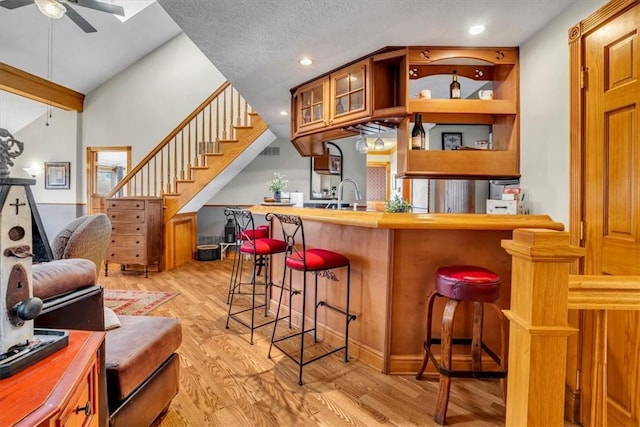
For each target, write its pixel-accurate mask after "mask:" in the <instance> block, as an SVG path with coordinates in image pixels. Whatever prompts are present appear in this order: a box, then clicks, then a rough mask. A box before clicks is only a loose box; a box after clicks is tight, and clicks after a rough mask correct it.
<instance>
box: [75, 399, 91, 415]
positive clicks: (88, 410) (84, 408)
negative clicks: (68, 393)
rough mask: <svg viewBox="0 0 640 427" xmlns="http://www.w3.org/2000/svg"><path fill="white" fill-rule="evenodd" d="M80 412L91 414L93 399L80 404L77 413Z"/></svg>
mask: <svg viewBox="0 0 640 427" xmlns="http://www.w3.org/2000/svg"><path fill="white" fill-rule="evenodd" d="M80 412H84V414H85V415H86V416H89V415H91V401H90V400H87V403H86V404H85V405H84V406H78V407H77V408H76V414H79V413H80Z"/></svg>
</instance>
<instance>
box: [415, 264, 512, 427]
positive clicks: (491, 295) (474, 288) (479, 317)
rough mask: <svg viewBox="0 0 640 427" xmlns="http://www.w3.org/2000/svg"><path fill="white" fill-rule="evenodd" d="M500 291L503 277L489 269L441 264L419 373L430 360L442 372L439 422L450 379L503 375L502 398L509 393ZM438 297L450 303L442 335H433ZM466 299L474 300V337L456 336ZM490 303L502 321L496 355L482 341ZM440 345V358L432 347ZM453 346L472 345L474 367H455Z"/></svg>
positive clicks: (429, 308)
mask: <svg viewBox="0 0 640 427" xmlns="http://www.w3.org/2000/svg"><path fill="white" fill-rule="evenodd" d="M499 292H500V277H499V276H498V275H497V274H495V273H494V272H492V271H490V270H487V269H486V268H482V267H476V266H472V265H452V266H447V267H441V268H439V269H438V270H437V271H436V280H435V290H434V291H433V292H432V293H431V295H429V299H428V303H427V330H426V336H425V340H424V350H425V354H424V359H423V360H422V366H421V367H420V370H419V371H418V373H417V375H416V379H420V378H422V374H423V373H424V370H425V368H426V367H427V364H428V362H429V360H431V362H432V363H433V365H434V366H435V368H436V370H437V371H438V373H439V374H440V388H439V391H438V400H437V402H436V408H435V413H434V415H433V419H434V421H435V422H437V423H438V424H440V425H444V424H445V419H446V415H447V406H448V404H449V392H450V390H451V378H465V377H466V378H468V377H471V378H500V386H501V389H502V396H503V398H504V397H505V396H506V389H505V387H506V384H505V383H506V381H505V378H506V376H507V343H506V339H507V323H506V318H505V317H504V315H503V313H502V310H501V309H500V307H498V305H497V304H495V302H496V301H497V300H498V296H499ZM436 298H446V300H447V302H446V304H445V307H444V312H443V315H442V323H441V332H440V338H433V337H432V336H431V333H432V332H431V330H432V322H433V305H434V302H435V300H436ZM463 301H469V302H472V303H473V306H474V310H473V333H472V337H471V338H468V337H454V336H453V335H454V320H455V315H456V310H457V309H458V307H459V306H460V303H461V302H463ZM485 304H487V305H488V306H490V307H491V308H492V309H493V310H494V311H495V313H496V315H497V318H498V321H499V323H500V349H499V350H498V351H499V354H496V353H495V352H494V351H493V350H492V349H490V348H489V347H488V346H487V345H486V344H485V343H484V342H483V341H482V324H483V320H484V305H485ZM433 344H439V345H440V360H438V359H437V358H436V357H435V355H434V354H433V351H432V350H431V346H432V345H433ZM454 345H465V346H469V345H470V346H471V349H470V353H471V367H470V369H468V370H459V369H453V366H452V353H453V346H454ZM483 354H486V355H488V356H489V357H490V358H491V359H492V360H493V362H495V363H490V364H491V365H493V366H492V369H484V368H483V360H482V356H483Z"/></svg>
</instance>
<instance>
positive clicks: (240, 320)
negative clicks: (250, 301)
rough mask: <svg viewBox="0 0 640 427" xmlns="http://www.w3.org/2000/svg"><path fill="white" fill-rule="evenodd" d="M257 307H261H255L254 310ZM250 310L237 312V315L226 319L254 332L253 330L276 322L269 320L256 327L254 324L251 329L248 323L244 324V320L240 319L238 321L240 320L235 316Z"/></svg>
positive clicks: (233, 314)
mask: <svg viewBox="0 0 640 427" xmlns="http://www.w3.org/2000/svg"><path fill="white" fill-rule="evenodd" d="M259 307H262V306H256V308H259ZM250 310H251V309H250V308H249V309H247V310H243V311H239V312H237V313H232V314H231V315H230V316H229V317H228V318H229V319H230V320H235V321H236V322H238V323H240V324H241V325H242V326H244V327H247V328H249V329H250V330H255V329H258V328H261V327H263V326H267V325H272V324H273V322H275V321H276V319H271V320H269V321H268V322H264V323H260V324H258V325H255V324H254V325H253V327H251V324H250V323H247V322H245V321H244V320H242V319H240V318H238V317H236V316H235V315H236V314H240V313H244V312H245V311H250ZM227 327H228V326H227Z"/></svg>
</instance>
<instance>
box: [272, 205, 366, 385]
mask: <svg viewBox="0 0 640 427" xmlns="http://www.w3.org/2000/svg"><path fill="white" fill-rule="evenodd" d="M266 218H267V220H268V221H273V220H274V219H277V220H278V222H279V223H280V225H281V228H282V233H283V239H284V241H285V242H286V244H287V248H286V251H285V265H284V269H283V275H282V283H283V288H282V292H280V297H279V299H278V308H277V310H276V320H275V322H274V325H273V334H272V335H271V345H270V346H269V354H268V357H269V358H271V350H272V348H273V347H276V348H277V349H279V350H280V351H282V352H283V353H284V354H285V355H286V356H287V357H289V358H290V359H291V360H293V361H294V362H296V363H297V364H298V366H299V371H298V384H299V385H302V369H303V368H304V366H306V365H308V364H309V363H312V362H315V361H317V360H319V359H322V358H323V357H326V356H329V355H331V354H333V353H336V352H338V351H341V350H344V361H345V363H346V362H348V361H349V323H350V322H351V321H352V320H355V319H356V316H355V315H353V314H350V313H349V293H350V287H351V263H350V261H349V258H347V257H346V256H344V255H342V254H340V253H338V252H334V251H330V250H327V249H321V248H307V246H306V242H305V236H304V226H303V223H302V219H301V218H300V217H299V216H296V215H282V214H277V213H268V214H267V217H266ZM337 268H346V269H347V283H346V289H345V294H346V298H345V302H344V304H345V306H344V309H343V308H340V307H337V306H335V305H331V304H330V303H328V302H327V301H318V276H319V275H322V276H324V277H326V278H328V279H330V280H333V281H336V282H337V281H338V279H337V277H336V275H335V274H334V273H333V272H332V271H330V270H333V269H337ZM294 270H296V271H300V272H302V291H301V292H299V291H297V290H295V289H294V288H293V286H292V272H293V271H294ZM287 271H288V272H289V289H288V291H289V314H288V315H287V316H283V317H281V316H280V308H281V305H282V296H283V295H284V294H285V289H284V283H285V281H286V275H287ZM307 273H313V274H314V276H315V281H314V310H313V327H312V328H307V327H306V316H307ZM300 293H301V294H302V312H301V325H300V330H299V331H298V332H294V333H289V334H287V335H284V336H280V337H277V338H276V330H277V328H278V322H279V321H280V320H283V319H286V318H288V319H289V328H291V295H297V294H300ZM320 307H326V308H328V309H331V310H333V311H336V312H338V313H341V314H342V315H344V345H342V346H340V347H337V348H335V347H334V348H329V349H323V350H322V351H320V352H319V353H316V354H313V355H311V354H308V355H307V356H308V357H307V358H306V359H305V352H306V351H307V350H308V349H307V348H305V335H306V334H308V333H313V342H314V343H317V342H318V335H317V326H318V309H319V308H320ZM297 337H299V338H300V346H299V348H298V349H297V350H296V352H295V354H294V352H292V351H291V349H290V348H286V347H285V345H284V342H285V341H288V340H291V339H295V338H297Z"/></svg>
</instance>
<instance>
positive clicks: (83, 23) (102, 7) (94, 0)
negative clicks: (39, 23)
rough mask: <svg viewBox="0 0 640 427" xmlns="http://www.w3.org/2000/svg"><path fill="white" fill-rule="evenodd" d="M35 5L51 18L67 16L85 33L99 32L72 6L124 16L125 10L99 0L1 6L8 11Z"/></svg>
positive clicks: (19, 1) (11, 0)
mask: <svg viewBox="0 0 640 427" xmlns="http://www.w3.org/2000/svg"><path fill="white" fill-rule="evenodd" d="M33 3H35V4H36V6H38V9H40V12H42V13H43V14H44V15H45V16H47V17H49V18H52V19H60V18H62V17H63V16H64V15H65V14H66V15H67V16H68V17H69V19H71V20H72V21H73V22H74V23H75V24H76V25H77V26H78V27H80V28H82V30H83V31H84V32H85V33H95V32H96V31H97V30H96V29H95V28H94V27H93V26H92V25H91V24H89V22H88V21H87V20H86V19H84V18H83V17H82V16H80V14H79V13H78V12H76V11H75V10H74V9H73V8H72V7H71V6H70V4H73V5H76V6H82V7H86V8H89V9H94V10H98V11H100V12H107V13H112V14H115V15H120V16H124V8H123V7H122V6H117V5H113V4H109V3H104V2H101V1H98V0H4V1H2V2H0V6H2V7H4V8H6V9H16V8H18V7H22V6H27V5H29V4H33Z"/></svg>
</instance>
